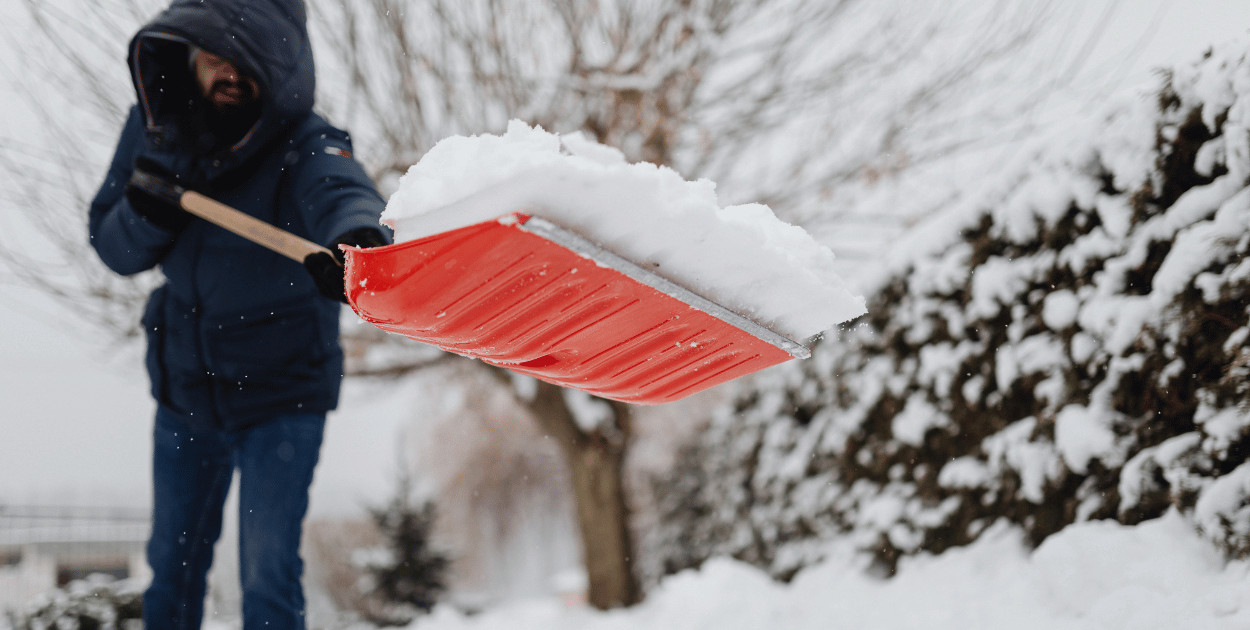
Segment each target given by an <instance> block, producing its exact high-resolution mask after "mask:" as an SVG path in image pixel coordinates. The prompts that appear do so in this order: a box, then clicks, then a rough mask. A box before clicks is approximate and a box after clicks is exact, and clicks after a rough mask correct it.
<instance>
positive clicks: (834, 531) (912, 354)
mask: <svg viewBox="0 0 1250 630" xmlns="http://www.w3.org/2000/svg"><path fill="white" fill-rule="evenodd" d="M1247 50H1250V41H1240V42H1233V43H1232V44H1230V45H1228V46H1226V47H1222V48H1218V49H1215V50H1213V51H1212V52H1211V53H1210V54H1209V55H1207V56H1205V57H1204V58H1203V59H1201V60H1199V61H1198V62H1197V63H1194V64H1191V65H1186V66H1182V67H1178V68H1175V69H1173V70H1172V71H1170V72H1167V73H1165V76H1164V80H1163V81H1162V85H1161V87H1159V89H1158V90H1157V92H1155V93H1153V94H1151V95H1149V96H1148V97H1145V98H1142V97H1137V98H1135V99H1133V100H1131V101H1129V102H1127V103H1126V104H1124V105H1121V106H1118V107H1116V108H1113V109H1112V110H1111V113H1109V114H1107V115H1105V116H1103V117H1101V118H1097V119H1094V120H1090V121H1088V122H1087V123H1085V124H1073V125H1071V126H1070V127H1069V128H1067V129H1065V130H1063V132H1062V133H1060V134H1057V135H1056V136H1055V137H1053V138H1050V139H1049V140H1048V142H1047V144H1046V145H1045V148H1042V149H1039V150H1037V151H1036V153H1034V154H1032V155H1030V156H1029V159H1027V160H1023V161H1022V164H1023V165H1022V166H1020V167H1018V168H1015V169H1013V170H1010V171H1006V172H999V173H998V174H996V175H994V177H996V178H999V179H997V180H996V181H997V182H998V185H997V186H995V187H993V188H992V189H990V190H989V191H988V192H986V193H985V194H984V195H983V196H980V197H978V198H977V199H975V200H973V201H972V202H971V203H969V204H967V205H965V206H963V207H961V208H956V209H952V210H951V212H949V213H947V214H945V215H943V216H941V217H935V218H934V220H933V221H932V222H931V224H930V225H928V226H921V227H920V228H918V229H917V230H916V232H917V233H918V234H922V235H923V238H924V244H923V245H922V244H920V243H919V242H917V243H903V244H901V245H900V247H899V253H898V255H896V256H895V258H894V259H893V261H892V264H891V267H890V270H889V272H888V273H886V274H885V275H884V277H883V278H881V279H880V280H879V285H878V286H877V288H876V292H875V297H873V298H871V299H870V300H869V308H868V312H869V315H867V316H866V317H864V318H861V319H860V320H858V321H857V322H856V323H855V325H854V326H853V327H852V328H850V329H848V330H846V331H845V332H844V333H843V334H842V335H841V338H838V339H827V340H825V341H824V342H823V343H821V344H820V345H818V346H817V347H816V348H815V354H814V357H813V360H812V361H808V362H804V363H803V364H801V365H794V366H790V369H785V370H778V371H774V372H772V373H768V374H766V375H764V376H763V377H762V378H761V379H758V380H755V381H754V382H752V383H751V385H750V386H749V387H747V388H745V389H743V391H742V393H741V394H740V395H739V396H738V398H737V400H736V402H735V403H734V405H733V407H732V408H730V409H726V410H724V411H723V412H722V413H720V414H719V415H718V417H717V418H716V419H715V420H714V421H713V423H712V426H711V428H710V430H709V431H707V432H706V433H705V434H704V435H703V437H702V439H701V441H700V442H699V443H698V444H696V445H694V446H693V447H692V451H691V452H690V453H688V454H687V456H686V457H685V458H684V462H685V463H684V465H683V466H682V467H681V470H680V471H679V473H678V474H677V475H676V477H675V478H674V479H670V480H667V481H666V483H665V484H664V485H663V487H662V489H663V490H666V493H665V499H664V500H665V506H664V509H665V512H666V517H665V526H664V528H663V529H662V531H661V534H660V536H659V539H658V543H657V544H658V549H659V558H660V563H661V564H660V565H659V566H658V567H657V568H656V569H655V570H656V572H668V571H673V570H677V569H681V568H684V567H688V566H696V565H698V564H699V563H700V562H702V561H703V560H704V559H706V558H708V557H711V556H713V555H732V556H735V557H737V558H740V559H744V560H747V561H749V562H751V563H753V564H756V565H758V566H761V567H764V568H765V569H767V570H768V571H769V572H770V573H771V574H772V575H773V576H775V577H780V578H789V577H791V576H793V575H795V574H796V573H797V571H798V570H799V569H801V568H803V567H805V566H808V565H809V564H811V563H812V562H814V561H815V560H816V559H817V558H819V557H820V556H821V555H823V554H824V552H825V549H826V548H827V545H826V543H825V542H824V541H827V540H828V539H830V538H835V537H840V538H844V539H850V540H853V541H854V542H855V543H856V544H857V545H858V547H859V548H861V549H864V550H868V551H870V552H871V553H873V554H874V555H875V557H876V558H877V560H878V561H879V564H878V566H879V568H881V569H883V570H884V571H886V572H890V571H892V570H893V569H894V568H895V566H896V564H897V562H898V561H899V559H900V558H901V557H903V556H906V555H908V554H915V553H917V552H921V551H930V552H941V551H943V550H945V549H948V548H950V547H952V546H957V545H965V544H968V543H970V542H972V541H974V540H976V539H977V538H978V537H980V536H981V535H982V534H983V533H984V532H986V531H987V530H989V528H991V526H992V525H993V524H994V523H996V522H998V521H1001V520H1004V519H1005V520H1006V521H1008V522H1011V523H1015V524H1018V525H1019V526H1020V527H1021V528H1023V530H1024V531H1025V532H1026V533H1027V536H1028V538H1029V539H1030V541H1031V543H1032V544H1040V543H1041V542H1042V541H1043V540H1045V539H1046V538H1047V537H1049V536H1051V535H1053V534H1055V533H1056V532H1059V531H1060V530H1062V529H1064V528H1065V527H1067V526H1068V525H1070V524H1072V523H1074V522H1081V521H1090V520H1095V519H1114V520H1116V521H1119V522H1121V523H1125V524H1135V523H1140V522H1142V521H1144V520H1146V519H1154V518H1157V517H1160V516H1161V515H1163V514H1164V513H1165V512H1167V511H1168V510H1169V509H1175V510H1176V511H1178V512H1179V513H1181V514H1183V515H1184V518H1185V519H1186V520H1187V522H1189V523H1190V524H1191V525H1192V526H1193V527H1194V528H1195V529H1196V530H1197V531H1198V532H1200V534H1201V535H1202V536H1203V537H1204V538H1206V539H1208V540H1209V541H1211V542H1212V543H1214V544H1215V546H1216V547H1217V548H1218V549H1220V550H1222V551H1223V552H1224V553H1225V554H1227V555H1229V556H1232V557H1246V556H1248V555H1250V464H1247V463H1244V460H1245V457H1246V453H1247V448H1248V447H1250V407H1248V406H1247V405H1248V403H1250V400H1248V396H1250V349H1247V343H1246V342H1247V340H1248V338H1250V317H1248V307H1250V258H1248V257H1247V254H1248V253H1250V229H1248V228H1250V188H1247V182H1248V180H1250V57H1248V56H1247V53H1246V51H1247Z"/></svg>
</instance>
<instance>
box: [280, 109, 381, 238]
mask: <svg viewBox="0 0 1250 630" xmlns="http://www.w3.org/2000/svg"><path fill="white" fill-rule="evenodd" d="M289 175H290V190H291V194H292V195H293V199H294V201H295V203H296V204H298V207H299V212H300V215H301V218H302V219H303V221H304V225H305V226H307V228H308V230H309V232H310V233H311V237H312V240H314V241H317V242H318V243H321V244H323V245H327V246H329V245H331V244H332V243H334V242H335V241H336V240H337V239H339V238H340V237H342V236H343V235H345V234H347V233H349V232H352V231H353V230H357V229H360V228H371V229H374V230H377V231H378V232H379V233H380V234H381V235H382V238H383V239H384V240H385V242H388V243H389V242H390V240H391V234H390V230H388V229H386V228H385V227H384V226H383V225H381V224H380V223H379V222H378V220H379V218H380V217H381V215H382V210H383V209H385V208H386V202H385V201H384V200H383V199H382V195H380V194H379V193H378V190H377V188H376V187H375V186H374V184H373V181H372V180H370V179H369V175H368V174H367V173H365V170H364V167H362V166H361V165H360V163H359V162H357V161H356V159H355V158H354V157H352V145H351V141H350V139H348V137H347V134H346V133H344V132H342V131H340V130H338V129H334V128H333V127H330V126H328V125H326V126H325V127H324V128H322V129H320V130H319V131H318V132H316V133H311V134H308V135H306V136H305V137H304V138H303V139H302V140H301V141H300V142H299V149H298V150H297V160H296V161H295V164H293V165H292V166H291V172H290V173H289Z"/></svg>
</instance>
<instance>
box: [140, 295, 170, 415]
mask: <svg viewBox="0 0 1250 630" xmlns="http://www.w3.org/2000/svg"><path fill="white" fill-rule="evenodd" d="M167 293H168V287H166V286H165V285H161V286H160V287H158V288H157V289H156V290H154V291H152V294H151V295H150V296H148V303H147V306H145V307H144V309H143V317H142V318H140V320H139V323H140V325H142V326H143V334H144V337H146V339H147V342H148V347H147V352H146V353H145V354H144V359H143V362H144V365H145V366H146V367H147V369H148V379H149V380H150V381H151V384H152V398H154V399H156V401H157V402H160V403H163V404H169V396H167V395H166V394H167V392H166V391H165V383H166V377H165V362H164V360H163V359H162V358H161V356H162V354H163V353H164V348H165V301H166V295H167Z"/></svg>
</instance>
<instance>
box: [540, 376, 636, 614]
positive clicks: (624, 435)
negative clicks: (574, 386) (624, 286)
mask: <svg viewBox="0 0 1250 630" xmlns="http://www.w3.org/2000/svg"><path fill="white" fill-rule="evenodd" d="M611 407H612V412H613V419H614V421H615V422H614V423H613V424H614V425H615V426H610V427H606V428H605V429H606V430H599V431H594V432H586V431H583V430H582V429H581V428H579V427H578V425H577V422H576V420H575V419H574V416H573V413H572V411H571V410H570V409H569V407H568V404H567V403H566V402H565V399H564V395H563V390H562V389H561V388H560V387H558V386H555V385H551V384H548V383H540V384H539V389H538V394H537V396H535V398H534V399H533V401H532V402H531V406H530V408H531V410H532V411H533V412H534V415H535V417H536V418H537V419H538V422H539V423H541V424H542V426H543V428H544V429H546V431H547V432H548V433H549V434H550V435H551V436H552V437H555V438H556V439H557V441H558V442H559V443H560V447H561V450H562V451H563V453H564V458H565V461H566V462H567V463H568V467H569V478H570V480H571V482H572V484H573V498H574V500H575V501H576V502H577V521H578V526H579V528H580V531H581V535H582V548H583V553H584V561H585V565H586V574H587V578H588V579H589V584H588V590H587V599H588V600H589V603H590V605H592V606H594V607H595V608H598V609H601V610H605V609H608V608H615V607H620V606H630V605H633V604H636V603H638V601H639V600H640V599H641V591H640V589H639V587H638V580H637V578H636V576H635V575H634V553H633V540H632V539H631V536H630V532H629V505H628V503H627V501H626V495H625V480H624V475H623V468H624V463H625V453H626V451H627V443H628V440H629V416H630V410H629V407H628V406H627V405H624V404H620V403H611Z"/></svg>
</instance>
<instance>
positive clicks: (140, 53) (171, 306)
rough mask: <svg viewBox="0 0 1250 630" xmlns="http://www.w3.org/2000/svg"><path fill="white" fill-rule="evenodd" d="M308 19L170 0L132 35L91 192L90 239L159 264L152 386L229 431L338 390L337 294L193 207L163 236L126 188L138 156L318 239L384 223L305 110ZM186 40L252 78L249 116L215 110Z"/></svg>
mask: <svg viewBox="0 0 1250 630" xmlns="http://www.w3.org/2000/svg"><path fill="white" fill-rule="evenodd" d="M305 20H306V16H305V10H304V5H303V2H302V0H176V1H175V2H173V4H172V5H171V6H170V7H169V8H168V9H166V10H165V11H164V12H162V13H161V14H160V15H158V16H157V17H156V18H155V19H153V20H152V21H151V22H150V23H149V24H147V25H146V26H144V27H143V28H142V29H140V31H139V32H138V34H136V36H135V37H134V39H133V40H132V42H131V44H130V52H129V63H130V69H131V73H132V76H133V80H134V85H135V91H136V93H137V96H138V103H137V104H136V105H135V106H134V107H133V108H132V110H131V112H130V115H129V118H128V120H127V121H126V123H125V127H124V129H123V131H122V133H121V138H120V140H119V142H118V146H117V150H116V153H115V155H114V157H113V162H112V164H111V166H110V167H109V171H108V175H107V177H106V178H105V180H104V183H103V185H102V186H101V187H100V190H99V192H98V193H97V194H96V197H95V199H94V200H93V201H92V203H91V209H90V218H89V229H90V236H91V244H92V246H93V247H94V248H95V249H96V251H97V252H98V253H99V255H100V257H101V259H102V260H103V261H104V262H105V264H106V265H108V266H109V267H110V268H111V269H113V270H114V271H116V272H118V273H120V274H124V275H129V274H134V273H138V272H141V271H144V270H147V269H151V268H153V267H155V266H159V267H160V269H161V271H162V272H163V273H164V276H165V280H166V282H165V284H164V285H163V286H161V287H160V288H158V289H157V290H156V291H154V292H153V294H152V296H151V297H150V298H149V301H148V305H147V308H146V310H145V313H144V316H143V325H144V328H145V330H146V332H147V337H148V352H147V367H148V372H149V374H150V376H151V381H152V394H153V396H154V397H155V398H156V399H157V401H158V402H159V403H160V404H162V405H163V406H165V407H167V408H168V409H170V410H172V411H174V412H176V413H179V414H181V415H183V416H184V417H185V418H187V419H189V420H190V421H192V422H196V423H205V424H208V425H209V426H217V427H221V428H226V429H235V428H242V427H246V426H250V425H252V424H255V423H256V422H259V421H261V420H263V419H265V418H266V417H272V416H273V415H274V414H277V413H283V412H293V411H309V412H322V411H328V410H330V409H333V408H334V407H335V405H336V404H337V402H338V393H339V384H340V381H341V378H342V351H341V349H340V347H339V344H338V331H339V329H338V316H339V312H340V305H339V304H338V303H337V302H334V301H331V300H328V299H325V298H323V297H321V296H320V295H319V293H318V291H317V289H316V286H315V285H314V283H313V281H312V279H311V277H310V276H309V275H308V273H307V272H306V271H305V269H304V267H303V266H302V265H301V264H300V263H298V262H295V261H292V260H290V259H287V258H284V257H282V256H280V255H278V254H275V253H273V252H270V251H268V250H266V249H264V248H262V247H260V246H258V245H255V244H253V243H250V242H249V241H247V240H244V239H243V238H241V237H239V236H236V235H234V234H231V233H229V232H227V231H225V230H223V229H221V228H219V227H216V226H214V225H212V224H209V223H208V222H205V221H202V220H199V219H196V220H194V221H192V222H191V224H190V225H189V226H188V227H187V228H186V229H185V230H183V231H181V232H180V233H177V234H171V233H170V232H166V231H164V230H162V229H161V228H159V227H157V226H155V225H153V224H151V223H149V222H147V221H146V220H145V219H143V218H142V217H141V216H140V215H139V214H137V213H136V212H135V210H134V209H133V208H132V207H131V205H130V203H129V202H128V201H127V200H126V198H125V196H124V189H125V185H126V182H127V181H128V180H129V179H130V175H131V173H132V172H133V170H134V164H135V160H136V159H139V158H144V159H148V160H152V161H154V162H155V163H156V164H157V165H159V166H160V167H163V168H164V169H166V170H168V171H169V172H170V173H172V174H174V175H175V176H176V177H177V179H178V180H179V181H180V183H181V184H183V185H184V186H186V187H187V188H189V189H192V190H196V191H198V192H201V193H203V194H206V195H208V196H210V197H213V198H215V199H217V200H218V201H221V202H223V203H225V204H227V205H230V206H233V207H235V208H237V209H239V210H241V211H243V212H246V213H248V214H250V215H252V216H255V217H258V218H260V219H262V220H264V221H266V222H268V223H271V224H273V225H276V226H278V227H281V228H283V229H286V230H289V231H291V232H294V233H296V234H299V235H301V236H304V237H305V238H308V239H309V240H312V241H314V242H318V243H322V244H329V243H331V242H332V241H333V240H334V239H335V238H336V237H338V236H339V235H341V234H343V233H345V232H347V231H349V230H352V229H354V228H360V227H372V228H380V226H379V224H378V218H379V216H380V214H381V212H382V209H383V207H384V202H383V200H382V198H381V196H380V195H379V194H378V192H377V190H376V189H375V188H374V186H373V184H372V182H371V181H370V180H369V178H368V176H367V175H366V174H365V172H364V170H363V169H362V168H361V166H360V165H359V164H358V163H357V162H356V161H355V160H354V159H353V158H352V157H351V144H350V141H349V138H348V136H347V134H346V133H344V132H343V131H341V130H339V129H336V128H334V127H333V126H331V125H330V124H329V123H327V122H326V121H325V120H324V119H323V118H321V117H320V116H319V115H317V114H315V113H313V111H312V105H313V91H314V87H315V86H314V72H313V57H312V51H311V49H310V47H309V40H308V32H307V29H306V25H305ZM191 46H196V47H198V48H200V49H203V50H205V51H208V52H211V53H213V54H215V55H218V56H220V57H222V58H224V59H226V60H228V61H230V62H232V63H233V64H234V65H235V66H236V67H238V69H239V70H240V71H241V72H242V73H243V74H246V75H248V76H251V77H253V78H254V79H256V81H257V82H258V84H259V88H260V89H259V99H258V107H257V108H256V109H255V110H254V111H252V112H249V116H247V117H246V118H244V119H243V120H242V123H243V124H237V123H238V121H237V120H236V121H234V122H235V123H236V124H234V125H231V124H223V121H221V120H219V119H214V118H213V116H214V115H215V112H214V111H213V110H212V109H211V106H210V105H209V104H208V103H207V102H206V101H205V100H204V99H203V98H202V97H201V96H200V93H199V91H198V88H197V85H196V83H195V79H194V75H193V73H192V70H191V66H190V61H189V51H190V50H191ZM253 121H254V122H253ZM383 231H384V230H383Z"/></svg>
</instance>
